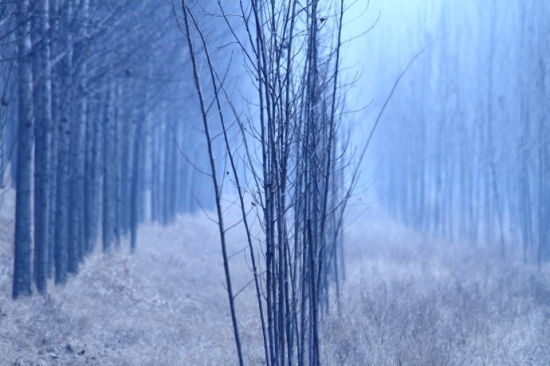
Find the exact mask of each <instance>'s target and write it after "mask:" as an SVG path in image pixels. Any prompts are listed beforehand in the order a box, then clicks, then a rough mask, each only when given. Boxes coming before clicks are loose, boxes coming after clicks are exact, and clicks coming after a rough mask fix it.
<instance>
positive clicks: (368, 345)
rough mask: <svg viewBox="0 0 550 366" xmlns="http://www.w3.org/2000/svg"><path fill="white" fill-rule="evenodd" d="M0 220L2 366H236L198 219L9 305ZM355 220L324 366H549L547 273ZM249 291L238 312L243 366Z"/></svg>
mask: <svg viewBox="0 0 550 366" xmlns="http://www.w3.org/2000/svg"><path fill="white" fill-rule="evenodd" d="M2 211H3V214H2V215H1V216H0V220H1V222H0V230H2V233H1V234H2V236H1V237H0V255H1V257H0V365H102V366H103V365H117V366H124V365H233V364H236V358H235V352H234V346H233V343H232V333H231V324H230V320H229V316H228V313H227V300H226V294H225V290H224V286H223V283H224V281H223V272H222V269H221V258H220V254H219V247H218V241H217V236H216V230H215V227H214V226H213V224H211V223H210V222H209V221H208V220H206V219H205V218H204V217H199V216H186V217H182V218H180V220H179V221H178V222H177V223H175V224H174V225H172V226H170V227H167V228H163V227H159V226H156V225H146V226H144V227H143V228H142V229H141V231H140V239H141V241H140V243H139V246H140V250H139V252H138V253H137V254H136V255H133V256H130V255H129V254H128V253H127V252H126V250H124V249H122V248H121V250H118V251H116V252H115V253H114V254H113V255H109V256H104V255H103V254H101V253H98V254H94V255H93V256H92V257H91V258H89V259H88V260H87V262H86V264H85V265H84V266H83V268H82V270H81V273H80V275H79V276H78V277H75V278H71V279H70V281H69V283H68V284H67V285H66V286H65V287H63V288H53V287H52V288H51V289H50V290H51V291H50V294H49V295H48V296H46V297H42V296H34V297H32V298H27V299H22V300H20V301H17V302H13V301H12V300H10V299H9V294H10V286H11V282H10V276H11V246H12V238H13V234H12V229H11V228H12V224H13V222H12V221H10V215H9V214H6V211H8V212H9V209H6V207H4V209H3V210H2ZM0 213H2V212H0ZM365 222H368V225H365V224H362V225H354V227H353V228H351V229H350V230H348V235H347V242H348V247H347V257H348V280H347V282H346V292H345V295H344V296H343V298H342V306H341V309H340V313H339V314H337V313H334V314H333V315H331V316H328V317H327V318H326V319H325V321H324V325H323V329H324V330H323V338H324V343H323V345H324V346H323V350H322V351H323V357H324V359H325V362H324V364H325V365H420V366H423V365H547V364H550V348H549V345H550V276H549V272H548V269H544V270H543V271H542V272H539V271H538V270H535V269H530V268H525V267H524V266H520V265H516V264H511V263H506V264H503V263H501V262H499V261H496V260H491V259H490V258H492V256H491V254H490V252H489V251H487V250H482V249H480V248H472V247H456V246H455V247H450V246H446V247H445V248H443V247H442V246H436V245H434V244H433V243H425V242H422V240H421V238H419V237H417V236H415V235H414V234H412V233H410V232H407V231H406V230H405V229H403V228H399V227H395V226H391V229H390V227H389V226H388V225H389V224H388V221H387V220H386V219H383V218H380V217H378V218H375V217H374V216H373V215H370V216H367V217H365ZM231 241H232V246H233V247H232V252H233V253H236V254H235V256H234V257H233V258H232V266H233V268H234V276H235V281H236V286H235V287H236V289H239V288H240V287H241V286H242V285H244V284H246V283H247V282H248V280H249V279H250V272H249V270H248V267H247V265H246V262H245V261H244V259H243V255H242V253H240V252H239V250H240V249H242V246H243V243H242V241H241V240H240V239H239V238H238V237H237V236H235V235H233V236H232V238H231ZM122 245H123V246H124V247H126V246H127V244H126V243H122ZM251 290H252V289H251V288H247V289H246V290H245V291H243V292H242V293H241V294H240V295H239V297H238V298H237V305H238V309H239V312H240V323H241V330H242V333H243V335H242V336H243V341H244V344H245V353H246V354H247V358H248V363H249V364H254V365H255V364H261V362H260V360H261V358H262V357H261V355H262V350H261V348H260V347H259V346H260V344H261V340H260V339H259V338H258V330H259V326H258V322H257V320H256V317H255V310H256V305H255V302H254V299H253V295H252V292H251Z"/></svg>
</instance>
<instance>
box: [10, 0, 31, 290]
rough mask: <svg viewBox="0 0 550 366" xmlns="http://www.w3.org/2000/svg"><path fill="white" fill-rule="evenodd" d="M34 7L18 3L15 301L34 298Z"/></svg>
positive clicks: (25, 0)
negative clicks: (26, 296) (32, 174)
mask: <svg viewBox="0 0 550 366" xmlns="http://www.w3.org/2000/svg"><path fill="white" fill-rule="evenodd" d="M29 10H30V5H29V1H28V0H20V1H18V2H17V22H18V24H19V27H18V30H17V53H18V57H19V60H18V61H19V68H18V73H19V74H18V77H19V90H18V94H19V120H18V126H17V173H16V182H15V185H16V190H17V192H16V196H15V243H14V246H15V255H14V272H13V291H12V296H13V298H14V299H15V298H17V297H19V296H22V295H30V294H31V242H32V234H31V227H32V213H31V199H32V196H31V194H32V187H31V185H32V178H31V172H32V146H33V120H32V64H31V60H30V58H29V56H30V53H31V38H30V23H29V19H28V18H29V15H30V11H29Z"/></svg>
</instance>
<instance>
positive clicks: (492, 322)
mask: <svg viewBox="0 0 550 366" xmlns="http://www.w3.org/2000/svg"><path fill="white" fill-rule="evenodd" d="M373 221H374V222H372V223H371V224H370V225H362V226H357V227H354V228H351V229H350V230H349V235H348V242H350V243H361V242H363V244H361V246H359V245H356V246H352V247H351V248H349V251H350V252H351V253H348V254H349V255H348V259H349V260H351V261H352V262H351V263H350V265H349V268H350V273H348V281H347V283H346V290H345V295H344V296H343V298H342V301H341V303H342V306H341V309H340V313H339V314H336V313H335V314H333V315H332V316H330V317H328V319H327V320H326V322H325V324H324V329H325V332H324V341H325V343H324V344H325V349H324V354H325V360H326V364H328V365H421V366H424V365H437V366H441V365H550V273H549V268H548V267H546V268H543V270H542V271H539V270H538V269H536V268H531V267H526V266H524V265H522V264H518V263H510V262H506V263H503V262H502V261H500V260H498V259H497V258H498V255H497V254H496V253H494V252H493V251H492V250H490V248H482V247H475V246H467V245H458V244H447V245H446V246H441V245H440V246H437V245H436V244H437V243H433V242H425V241H423V239H422V238H419V237H418V236H416V235H414V234H412V233H410V232H407V230H405V229H403V228H399V227H394V229H393V230H392V231H391V233H388V231H387V228H386V227H385V226H386V224H387V221H380V220H376V219H374V220H373ZM385 223H386V224H385ZM359 228H361V229H359ZM367 231H368V232H367ZM362 238H368V239H367V242H364V240H363V239H362ZM361 247H362V248H361Z"/></svg>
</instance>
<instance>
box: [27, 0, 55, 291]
mask: <svg viewBox="0 0 550 366" xmlns="http://www.w3.org/2000/svg"><path fill="white" fill-rule="evenodd" d="M35 7H36V8H35V14H34V16H33V18H32V37H33V43H34V44H35V45H37V44H39V45H40V46H39V48H38V49H37V50H35V51H34V58H33V73H34V85H35V88H34V111H35V113H34V117H35V126H34V132H35V146H34V157H35V160H34V279H35V281H36V288H37V290H38V291H39V292H45V291H46V283H47V281H46V280H47V274H48V273H47V272H48V261H49V253H48V248H49V245H48V229H49V227H48V226H49V205H48V198H49V174H50V172H49V161H50V153H49V151H50V149H49V140H50V128H51V127H50V126H51V79H50V77H51V75H50V65H49V62H50V41H49V36H48V35H47V33H48V28H49V26H48V25H49V23H48V19H49V16H48V15H49V0H40V1H37V4H36V5H35Z"/></svg>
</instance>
